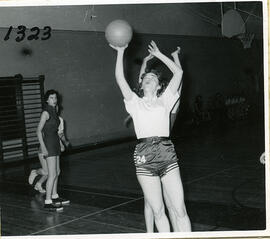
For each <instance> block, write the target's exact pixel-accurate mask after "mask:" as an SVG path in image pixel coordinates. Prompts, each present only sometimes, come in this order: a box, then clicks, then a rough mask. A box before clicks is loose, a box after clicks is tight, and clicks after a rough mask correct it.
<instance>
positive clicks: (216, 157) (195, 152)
mask: <svg viewBox="0 0 270 239" xmlns="http://www.w3.org/2000/svg"><path fill="white" fill-rule="evenodd" d="M178 130H179V129H178ZM263 132H264V130H263V128H262V127H258V126H256V125H255V124H254V123H252V122H248V121H242V122H236V123H231V124H229V125H226V127H225V126H222V127H212V126H211V127H210V126H198V127H197V128H196V127H195V128H194V127H190V130H186V131H185V132H183V133H182V134H181V133H180V134H179V135H180V136H179V137H177V138H175V139H174V142H175V145H176V150H177V153H178V155H179V158H180V162H179V164H180V169H181V176H182V180H183V184H184V190H185V200H186V205H187V210H188V214H189V216H190V219H191V222H192V228H193V231H234V230H263V229H265V172H264V166H263V165H262V164H260V163H259V156H260V154H261V153H262V151H263V150H264V135H263V134H264V133H263ZM135 143H136V142H134V141H131V142H127V143H121V144H116V145H111V146H107V147H103V148H99V149H92V150H87V151H83V152H79V153H70V154H66V155H65V156H63V157H62V159H61V168H62V171H61V178H60V182H59V184H60V185H59V192H60V194H61V196H63V197H66V198H69V199H70V200H71V204H70V205H69V206H65V207H64V211H63V212H61V213H55V212H47V211H45V210H44V209H43V203H44V198H43V195H41V194H39V193H37V192H35V191H34V190H33V188H32V187H31V186H30V185H28V183H27V178H28V174H29V171H30V169H32V168H37V167H38V163H37V162H34V163H31V164H30V163H28V164H24V165H21V166H17V167H12V168H5V169H2V171H1V177H0V186H1V192H0V206H1V217H2V219H1V220H2V223H1V230H2V236H14V235H15V236H18V235H65V234H108V233H112V234H113V233H144V232H145V224H144V216H143V196H142V192H141V189H140V187H139V185H138V183H137V180H136V177H135V168H134V166H133V162H132V160H133V159H132V153H133V150H134V146H135Z"/></svg>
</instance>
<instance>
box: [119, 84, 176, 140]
mask: <svg viewBox="0 0 270 239" xmlns="http://www.w3.org/2000/svg"><path fill="white" fill-rule="evenodd" d="M178 98H179V93H178V92H176V93H175V94H173V93H172V92H171V90H170V88H169V87H167V89H166V90H165V91H164V92H163V94H162V95H161V96H160V97H156V98H155V99H154V100H153V101H152V102H151V103H150V104H149V103H147V101H146V98H145V97H143V98H140V97H138V96H137V95H136V94H135V93H134V92H133V93H132V98H131V99H130V100H125V99H124V103H125V107H126V110H127V112H128V113H129V114H130V115H131V117H132V119H133V123H134V128H135V133H136V136H137V138H138V139H140V138H147V137H153V136H159V137H168V136H169V134H170V128H169V127H170V112H171V110H172V108H173V106H174V105H175V103H176V101H177V100H178Z"/></svg>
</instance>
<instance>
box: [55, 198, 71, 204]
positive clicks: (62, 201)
mask: <svg viewBox="0 0 270 239" xmlns="http://www.w3.org/2000/svg"><path fill="white" fill-rule="evenodd" d="M52 201H53V204H55V205H68V204H70V200H68V199H65V198H60V197H58V198H53V199H52Z"/></svg>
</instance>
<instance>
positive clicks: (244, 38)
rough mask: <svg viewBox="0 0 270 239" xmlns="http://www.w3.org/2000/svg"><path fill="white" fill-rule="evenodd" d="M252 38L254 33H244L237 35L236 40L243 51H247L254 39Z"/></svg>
mask: <svg viewBox="0 0 270 239" xmlns="http://www.w3.org/2000/svg"><path fill="white" fill-rule="evenodd" d="M254 36H255V34H254V33H250V32H246V33H241V34H239V35H237V38H238V39H239V40H240V41H241V42H242V44H243V47H244V49H248V48H251V43H252V41H253V39H254Z"/></svg>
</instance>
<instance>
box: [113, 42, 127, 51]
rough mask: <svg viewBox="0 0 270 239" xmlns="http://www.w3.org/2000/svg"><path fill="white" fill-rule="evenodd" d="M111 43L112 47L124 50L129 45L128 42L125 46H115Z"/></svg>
mask: <svg viewBox="0 0 270 239" xmlns="http://www.w3.org/2000/svg"><path fill="white" fill-rule="evenodd" d="M109 45H110V47H111V48H113V49H114V50H116V51H121V50H122V51H124V50H125V49H126V48H127V47H128V44H127V45H125V46H114V45H112V44H109Z"/></svg>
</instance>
